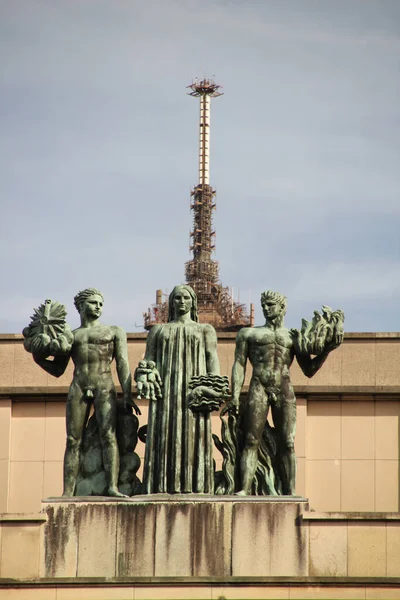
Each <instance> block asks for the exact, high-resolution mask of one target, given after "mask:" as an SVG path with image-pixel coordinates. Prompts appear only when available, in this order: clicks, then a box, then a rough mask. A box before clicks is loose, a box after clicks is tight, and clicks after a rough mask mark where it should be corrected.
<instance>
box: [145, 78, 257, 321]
mask: <svg viewBox="0 0 400 600" xmlns="http://www.w3.org/2000/svg"><path fill="white" fill-rule="evenodd" d="M220 88H221V86H219V85H217V84H216V83H215V82H214V80H213V79H202V80H200V81H199V80H197V79H196V80H195V81H194V82H193V83H191V84H190V85H189V86H188V89H190V90H191V91H190V92H188V94H189V95H190V96H193V97H195V98H199V99H200V119H199V158H198V171H199V178H198V183H197V185H196V187H195V188H194V189H193V190H192V191H191V200H190V209H191V211H192V214H193V229H192V231H191V232H190V238H191V244H190V246H189V250H190V252H191V253H192V258H191V259H190V260H189V261H187V262H186V263H185V276H186V283H187V284H188V285H190V286H191V287H192V288H193V289H194V291H195V292H196V294H197V305H198V309H199V321H200V322H201V323H210V324H212V325H213V326H214V327H215V328H216V329H217V330H218V331H237V330H238V329H240V328H241V327H244V326H253V325H254V306H253V305H252V304H251V305H250V314H249V313H248V311H247V307H246V306H245V305H244V304H241V303H240V302H239V301H236V300H234V299H233V294H232V293H231V291H230V290H229V288H228V287H224V286H223V285H222V284H221V282H220V279H219V265H218V261H216V260H214V259H213V258H212V256H211V255H212V253H213V252H214V250H215V230H214V227H213V216H214V211H215V207H216V204H215V196H216V191H215V189H213V188H212V187H211V186H210V109H211V98H216V97H218V96H222V92H220ZM156 300H157V301H156V304H155V305H153V306H152V307H151V308H149V309H148V311H147V312H146V313H143V316H144V326H145V329H150V328H151V327H152V326H153V325H155V324H156V323H165V322H166V320H167V319H166V315H168V300H167V297H166V295H163V294H162V292H161V290H157V298H156Z"/></svg>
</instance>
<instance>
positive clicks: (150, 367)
mask: <svg viewBox="0 0 400 600" xmlns="http://www.w3.org/2000/svg"><path fill="white" fill-rule="evenodd" d="M147 364H148V367H149V369H154V367H155V366H156V363H155V362H154V360H149V361H148V363H147Z"/></svg>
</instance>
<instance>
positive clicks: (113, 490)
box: [108, 487, 129, 498]
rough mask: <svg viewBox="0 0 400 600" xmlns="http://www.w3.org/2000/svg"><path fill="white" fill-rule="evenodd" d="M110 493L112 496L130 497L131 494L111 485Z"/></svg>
mask: <svg viewBox="0 0 400 600" xmlns="http://www.w3.org/2000/svg"><path fill="white" fill-rule="evenodd" d="M108 495H109V496H111V497H112V498H129V496H127V495H126V494H123V493H122V492H120V491H119V489H117V488H116V487H109V488H108Z"/></svg>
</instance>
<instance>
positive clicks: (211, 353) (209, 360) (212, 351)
mask: <svg viewBox="0 0 400 600" xmlns="http://www.w3.org/2000/svg"><path fill="white" fill-rule="evenodd" d="M204 342H205V351H206V366H207V373H210V374H211V375H219V358H218V354H217V333H216V331H215V329H214V327H213V326H212V325H204Z"/></svg>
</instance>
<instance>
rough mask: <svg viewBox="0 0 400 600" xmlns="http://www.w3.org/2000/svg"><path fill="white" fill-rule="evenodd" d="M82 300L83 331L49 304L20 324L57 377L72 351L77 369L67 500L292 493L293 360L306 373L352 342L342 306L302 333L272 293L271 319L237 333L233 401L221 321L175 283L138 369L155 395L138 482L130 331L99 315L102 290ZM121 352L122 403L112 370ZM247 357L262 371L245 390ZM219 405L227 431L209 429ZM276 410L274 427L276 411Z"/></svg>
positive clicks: (267, 297) (267, 298) (144, 392)
mask: <svg viewBox="0 0 400 600" xmlns="http://www.w3.org/2000/svg"><path fill="white" fill-rule="evenodd" d="M74 301H75V306H76V308H77V310H78V312H79V315H80V319H81V326H80V327H78V328H77V329H75V330H74V331H71V329H70V328H69V326H68V325H67V323H66V321H65V316H66V311H65V309H64V307H63V306H62V305H60V304H59V303H58V302H55V303H54V302H51V301H50V300H46V301H45V303H44V304H43V305H41V306H40V307H39V308H38V309H37V310H35V314H34V316H33V317H32V319H31V323H30V325H29V326H28V327H26V328H25V329H24V331H23V335H24V338H25V342H24V344H25V348H26V349H27V350H28V351H29V352H31V353H32V355H33V358H34V360H35V362H36V363H37V364H38V365H39V366H40V367H42V368H43V369H44V370H45V371H46V372H48V373H50V374H51V375H53V376H55V377H59V376H60V375H62V374H63V373H64V372H65V370H66V368H67V365H68V363H69V360H70V359H72V361H73V363H74V367H75V368H74V375H73V380H72V383H71V386H70V389H69V393H68V399H67V408H66V423H67V442H66V450H65V457H64V492H63V495H64V496H74V495H89V494H93V495H105V496H115V497H124V496H127V495H133V494H159V493H164V494H178V493H202V494H211V495H212V494H214V493H215V494H232V493H236V494H239V495H249V494H265V495H277V494H283V495H295V493H296V492H295V484H296V456H295V450H294V439H295V430H296V398H295V395H294V391H293V387H292V384H291V381H290V373H289V368H290V366H291V364H292V362H293V360H294V358H295V357H296V359H297V362H298V364H299V366H300V368H301V369H302V371H303V373H304V374H305V375H306V376H307V377H312V376H313V375H314V374H315V373H316V372H317V371H318V370H319V369H320V368H321V366H322V365H323V363H324V362H325V360H326V358H327V356H328V354H329V352H331V351H332V350H333V349H335V348H337V347H338V346H339V345H340V344H341V343H342V341H343V320H344V315H343V312H342V311H331V309H329V308H328V307H323V310H322V314H321V313H319V312H317V311H315V313H314V318H313V320H312V321H311V322H308V321H306V320H303V322H302V328H301V330H297V329H291V330H288V329H285V328H284V327H283V319H284V315H285V313H286V306H287V299H286V298H285V296H283V295H281V294H279V293H277V292H271V291H266V292H264V293H263V294H262V296H261V306H262V309H263V314H264V317H265V324H264V325H262V326H260V327H246V328H243V329H241V330H240V331H239V333H238V335H237V338H236V352H235V361H234V365H233V369H232V378H231V383H232V393H231V398H229V393H228V385H229V383H228V379H227V377H222V376H221V375H220V370H219V360H218V354H217V335H216V332H215V329H214V328H213V327H212V326H211V325H208V324H200V323H199V322H198V313H197V298H196V294H195V292H194V291H193V289H192V288H191V287H189V286H187V285H178V286H176V287H175V288H174V289H173V291H172V293H171V294H170V297H169V317H168V322H167V323H165V324H160V325H155V326H154V327H153V328H152V329H151V330H150V333H149V335H148V338H147V344H146V353H145V356H144V359H143V360H142V361H140V363H139V365H138V367H137V369H136V371H135V380H136V386H137V391H138V397H141V396H142V397H144V398H146V399H148V400H149V418H148V423H147V425H146V426H144V427H142V428H141V430H139V436H140V435H141V439H143V440H145V443H146V449H145V459H144V474H143V482H142V483H141V484H140V482H139V480H138V479H137V477H136V471H137V469H138V467H139V458H138V456H137V455H136V453H135V452H134V448H135V445H136V441H137V435H138V419H137V417H136V416H135V415H133V413H132V408H133V409H134V411H135V412H136V414H138V415H140V410H139V408H138V406H137V405H136V403H135V402H134V400H133V397H132V377H131V373H130V368H129V364H128V352H127V342H126V334H125V332H124V331H123V330H122V329H121V328H120V327H115V326H107V325H103V324H101V323H100V321H99V319H100V316H101V313H102V308H103V303H104V299H103V295H102V294H101V292H99V291H98V290H96V289H94V288H88V289H86V290H83V291H81V292H79V293H78V294H77V295H76V296H75V299H74ZM113 360H115V364H116V370H117V375H118V379H119V382H120V385H121V388H122V392H123V398H122V400H119V399H118V398H117V393H116V390H115V387H114V382H113V378H112V374H111V363H112V361H113ZM247 361H249V362H250V364H251V366H252V369H253V372H252V377H251V382H250V387H249V391H248V393H247V395H246V396H245V397H242V395H241V390H242V387H243V383H244V378H245V370H246V364H247ZM222 404H224V407H223V408H222V411H221V434H222V439H219V438H218V437H217V436H216V435H213V434H212V431H211V412H212V411H213V410H218V409H219V408H220V406H221V405H222ZM92 407H93V409H94V415H93V416H92V418H91V419H90V421H89V416H90V411H91V409H92ZM270 409H271V413H272V418H273V423H274V427H271V425H270V424H269V422H268V419H267V417H268V414H269V410H270ZM88 422H89V425H88ZM213 441H214V443H215V445H216V447H217V448H218V450H219V451H220V452H221V453H222V454H223V457H224V462H223V469H222V471H220V472H215V467H214V459H213V448H214V446H213Z"/></svg>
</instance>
